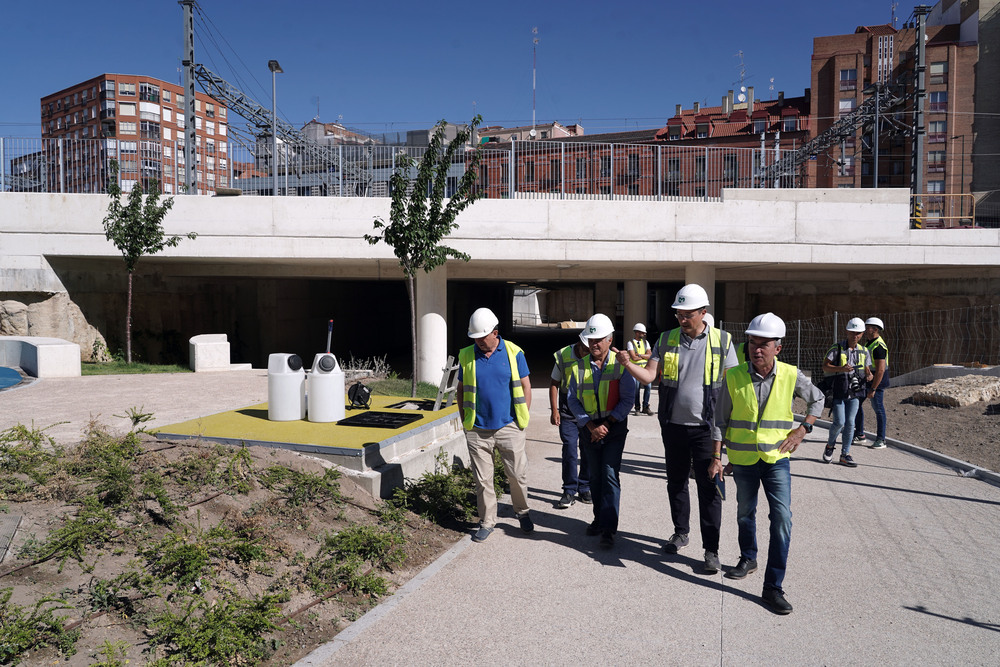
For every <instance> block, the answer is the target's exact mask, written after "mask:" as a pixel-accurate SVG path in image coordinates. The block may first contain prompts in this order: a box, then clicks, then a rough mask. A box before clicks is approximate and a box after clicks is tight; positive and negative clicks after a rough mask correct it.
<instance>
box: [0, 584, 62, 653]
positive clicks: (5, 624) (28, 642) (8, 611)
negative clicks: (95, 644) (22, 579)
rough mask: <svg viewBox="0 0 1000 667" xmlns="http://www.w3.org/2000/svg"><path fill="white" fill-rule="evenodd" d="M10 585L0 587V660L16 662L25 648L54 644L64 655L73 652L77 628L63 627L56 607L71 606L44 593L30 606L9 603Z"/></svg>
mask: <svg viewBox="0 0 1000 667" xmlns="http://www.w3.org/2000/svg"><path fill="white" fill-rule="evenodd" d="M13 593H14V589H13V588H4V589H0V664H5V665H6V664H12V663H13V664H16V663H19V662H20V661H21V660H20V658H21V656H22V655H23V654H24V653H27V652H28V651H36V650H38V649H40V648H43V647H45V646H54V647H56V649H58V651H59V652H60V653H61V654H62V655H63V656H66V657H69V656H71V655H73V654H74V653H76V647H75V645H76V641H77V639H79V638H80V631H79V630H66V617H64V616H56V615H55V613H54V612H55V611H57V610H59V609H72V607H71V606H70V605H67V604H66V603H65V602H63V601H62V600H60V599H58V598H55V597H51V596H46V597H44V598H42V599H41V600H39V601H38V602H36V603H35V604H34V605H33V606H31V607H21V606H20V605H16V604H12V603H11V601H10V598H11V595H12V594H13Z"/></svg>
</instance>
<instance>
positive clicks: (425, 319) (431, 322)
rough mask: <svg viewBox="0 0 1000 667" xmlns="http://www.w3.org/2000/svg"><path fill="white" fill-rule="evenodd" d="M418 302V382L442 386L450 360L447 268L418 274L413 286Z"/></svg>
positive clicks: (440, 267) (416, 370) (443, 267)
mask: <svg viewBox="0 0 1000 667" xmlns="http://www.w3.org/2000/svg"><path fill="white" fill-rule="evenodd" d="M414 292H415V295H416V301H417V304H416V305H417V309H416V310H417V342H418V347H417V368H416V369H415V372H416V374H417V381H418V382H430V383H431V384H433V385H438V384H440V383H441V376H442V375H443V373H442V371H441V369H442V368H444V364H445V361H447V359H448V318H447V315H448V268H447V267H446V266H439V267H438V268H436V269H434V270H433V271H431V272H430V273H424V272H423V271H419V272H418V273H417V276H416V281H415V284H414Z"/></svg>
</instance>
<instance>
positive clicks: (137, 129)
mask: <svg viewBox="0 0 1000 667" xmlns="http://www.w3.org/2000/svg"><path fill="white" fill-rule="evenodd" d="M195 116H196V126H195V130H196V148H195V155H196V160H197V165H196V173H197V176H196V178H197V184H198V193H199V194H207V193H210V192H212V191H213V190H214V189H215V188H216V187H226V186H228V185H229V166H230V165H229V159H228V158H229V156H228V144H227V134H228V133H227V129H228V119H227V111H226V106H225V105H224V104H222V103H220V102H218V101H216V100H214V99H212V98H211V97H209V96H208V95H205V94H203V93H196V94H195ZM41 118H42V140H43V141H42V146H43V148H42V151H41V153H42V155H41V156H40V158H41V159H40V160H39V161H38V163H39V164H40V165H41V166H40V167H39V170H40V173H39V174H37V177H38V178H39V179H40V180H41V181H42V182H44V183H46V184H47V187H48V188H49V191H50V192H103V191H104V190H105V188H106V180H107V176H108V166H109V163H110V160H112V159H116V160H118V164H119V170H120V174H121V175H120V178H121V185H122V189H123V190H125V191H129V190H131V188H132V185H133V184H134V183H136V182H142V183H144V184H147V183H149V182H150V181H152V180H156V181H158V182H159V183H160V187H161V189H162V190H163V191H164V192H165V193H168V194H171V193H177V192H179V184H181V183H183V181H184V141H185V136H184V89H183V88H182V87H181V86H178V85H175V84H171V83H167V82H166V81H161V80H159V79H154V78H153V77H149V76H136V75H131V74H101V75H100V76H96V77H94V78H93V79H89V80H87V81H83V82H81V83H78V84H75V85H73V86H70V87H68V88H65V89H63V90H60V91H59V92H57V93H53V94H51V95H47V96H45V97H43V98H42V100H41Z"/></svg>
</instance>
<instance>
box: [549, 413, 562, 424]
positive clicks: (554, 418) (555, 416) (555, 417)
mask: <svg viewBox="0 0 1000 667" xmlns="http://www.w3.org/2000/svg"><path fill="white" fill-rule="evenodd" d="M560 421H562V418H561V417H560V416H559V411H558V410H550V411H549V422H550V423H551V424H552V425H553V426H559V422H560Z"/></svg>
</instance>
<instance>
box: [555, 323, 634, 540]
mask: <svg viewBox="0 0 1000 667" xmlns="http://www.w3.org/2000/svg"><path fill="white" fill-rule="evenodd" d="M614 333H615V327H614V325H613V324H612V323H611V320H610V319H609V318H608V317H607V316H606V315H602V314H601V313H597V314H596V315H593V316H592V317H591V318H590V319H589V320H587V325H586V327H584V330H583V333H581V334H580V340H581V341H587V347H588V348H590V354H589V355H588V356H586V357H584V358H583V359H581V360H580V362H579V364H578V366H577V371H576V373H575V374H574V375H573V377H572V378H571V379H570V385H569V396H568V399H569V407H570V409H571V410H572V411H573V414H574V415H576V423H577V425H578V426H579V427H580V441H581V443H582V444H583V450H584V457H585V458H586V459H587V465H588V466H590V492H591V494H592V495H593V497H594V521H593V523H591V524H590V526H588V527H587V534H588V535H600V536H601V546H602V547H605V548H610V547H612V546H614V543H615V537H614V536H615V533H617V532H618V514H619V507H620V501H621V492H622V487H621V479H620V477H619V471H620V470H621V467H622V453H623V452H624V451H625V436H626V435H628V414H629V411H630V410H631V409H632V402H633V401H634V400H635V387H636V385H635V379H634V378H633V377H632V376H631V375H629V374H628V373H626V372H625V369H624V368H622V365H621V363H620V362H618V361H617V359H616V354H618V350H613V348H612V347H611V342H612V341H611V339H612V336H613V335H614ZM621 354H624V352H622V353H621ZM626 356H627V355H626Z"/></svg>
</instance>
